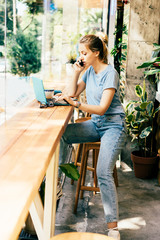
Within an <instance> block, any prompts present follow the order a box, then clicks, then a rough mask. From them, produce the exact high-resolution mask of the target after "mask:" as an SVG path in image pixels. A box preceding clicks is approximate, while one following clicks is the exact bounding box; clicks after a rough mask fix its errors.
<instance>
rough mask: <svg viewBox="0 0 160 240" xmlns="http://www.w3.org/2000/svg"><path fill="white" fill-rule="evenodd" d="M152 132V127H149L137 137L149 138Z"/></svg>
mask: <svg viewBox="0 0 160 240" xmlns="http://www.w3.org/2000/svg"><path fill="white" fill-rule="evenodd" d="M151 132H152V127H151V126H149V127H146V128H145V129H144V130H143V131H142V132H141V134H140V135H139V137H140V138H146V137H148V136H149V134H150V133H151Z"/></svg>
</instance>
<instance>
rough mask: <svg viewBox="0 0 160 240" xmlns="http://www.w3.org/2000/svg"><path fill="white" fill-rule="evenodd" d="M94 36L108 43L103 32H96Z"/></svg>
mask: <svg viewBox="0 0 160 240" xmlns="http://www.w3.org/2000/svg"><path fill="white" fill-rule="evenodd" d="M96 36H97V37H99V38H100V39H101V40H102V41H103V42H104V43H105V44H106V45H108V36H107V35H106V34H105V33H104V32H97V33H96Z"/></svg>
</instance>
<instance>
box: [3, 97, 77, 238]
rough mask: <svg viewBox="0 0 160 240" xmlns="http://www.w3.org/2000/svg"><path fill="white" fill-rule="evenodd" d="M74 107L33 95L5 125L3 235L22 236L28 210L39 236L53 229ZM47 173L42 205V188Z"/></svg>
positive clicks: (52, 232)
mask: <svg viewBox="0 0 160 240" xmlns="http://www.w3.org/2000/svg"><path fill="white" fill-rule="evenodd" d="M72 112H73V107H71V106H59V107H53V108H44V109H40V108H39V103H38V102H37V101H33V102H32V103H31V104H30V105H29V106H27V107H25V108H24V109H22V110H21V111H20V112H19V113H17V114H16V115H15V116H14V117H13V118H12V119H10V120H9V121H7V122H6V123H5V124H3V125H2V126H1V127H0V216H1V217H0V239H3V240H15V239H17V237H18V235H19V233H20V231H21V228H22V226H23V224H24V222H25V219H26V217H27V215H28V211H30V214H31V217H32V221H33V223H34V227H35V229H36V232H37V235H38V238H39V239H40V240H49V239H50V237H51V236H53V235H54V221H55V212H56V186H57V170H58V156H59V141H60V138H61V136H62V134H63V133H64V131H65V128H66V126H67V124H68V121H69V119H70V117H71V115H72ZM45 175H46V187H45V188H46V191H45V206H44V208H43V206H42V203H41V199H40V196H39V191H38V190H39V187H40V185H41V182H42V180H43V178H44V176H45Z"/></svg>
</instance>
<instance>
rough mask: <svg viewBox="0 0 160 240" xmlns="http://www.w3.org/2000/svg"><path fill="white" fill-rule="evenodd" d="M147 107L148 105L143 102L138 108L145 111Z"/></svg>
mask: <svg viewBox="0 0 160 240" xmlns="http://www.w3.org/2000/svg"><path fill="white" fill-rule="evenodd" d="M147 105H148V102H143V103H141V104H140V108H141V109H143V110H144V109H146V107H147Z"/></svg>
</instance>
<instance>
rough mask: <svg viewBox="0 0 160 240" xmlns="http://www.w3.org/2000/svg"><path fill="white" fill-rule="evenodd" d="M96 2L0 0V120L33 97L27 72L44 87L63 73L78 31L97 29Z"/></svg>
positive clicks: (99, 18) (100, 12) (73, 57)
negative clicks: (41, 81)
mask: <svg viewBox="0 0 160 240" xmlns="http://www.w3.org/2000/svg"><path fill="white" fill-rule="evenodd" d="M87 2H88V3H87ZM101 2H102V1H97V3H98V4H95V3H94V1H93V2H92V1H83V0H79V1H78V0H67V1H62V0H0V123H2V122H4V121H5V120H6V119H8V118H10V117H11V116H13V115H14V114H15V113H16V112H17V111H18V110H19V108H21V107H24V106H25V105H26V104H28V103H29V102H30V101H32V100H33V99H34V98H35V96H34V92H33V88H32V81H31V78H32V76H35V77H38V78H41V79H43V82H44V86H45V87H46V86H50V85H52V83H53V82H55V81H63V79H65V78H66V75H67V70H66V63H73V62H74V61H75V60H76V58H77V56H78V40H79V38H80V36H81V35H83V34H87V33H95V32H96V31H100V30H101V29H102V25H103V24H104V19H103V15H104V14H103V6H102V4H101ZM3 110H4V111H3Z"/></svg>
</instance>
